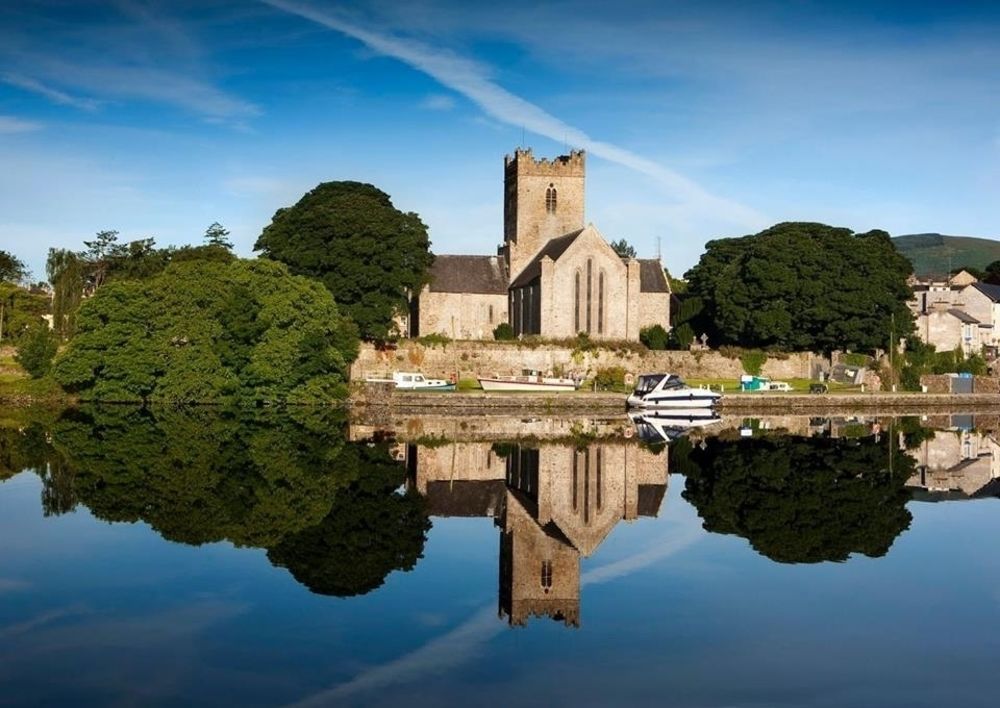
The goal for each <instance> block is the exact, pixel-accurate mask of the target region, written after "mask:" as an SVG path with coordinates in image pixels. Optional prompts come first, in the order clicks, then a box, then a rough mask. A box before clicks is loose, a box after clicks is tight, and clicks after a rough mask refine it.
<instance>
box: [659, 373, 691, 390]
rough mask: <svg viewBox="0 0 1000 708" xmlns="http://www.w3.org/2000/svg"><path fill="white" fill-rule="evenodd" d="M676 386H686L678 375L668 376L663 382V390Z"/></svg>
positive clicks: (675, 387)
mask: <svg viewBox="0 0 1000 708" xmlns="http://www.w3.org/2000/svg"><path fill="white" fill-rule="evenodd" d="M678 388H687V384H686V383H684V382H683V381H682V380H681V377H680V376H673V375H671V376H668V377H667V381H666V383H664V384H663V390H664V391H670V390H672V389H678Z"/></svg>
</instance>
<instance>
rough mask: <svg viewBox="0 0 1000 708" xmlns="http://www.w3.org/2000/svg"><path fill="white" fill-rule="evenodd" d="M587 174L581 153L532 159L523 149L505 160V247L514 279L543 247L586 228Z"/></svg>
mask: <svg viewBox="0 0 1000 708" xmlns="http://www.w3.org/2000/svg"><path fill="white" fill-rule="evenodd" d="M585 174H586V154H585V153H584V151H583V150H573V151H572V152H570V154H569V155H560V156H558V157H555V158H553V159H551V160H548V159H538V160H536V159H535V157H534V156H533V155H532V154H531V150H530V149H524V150H515V151H514V154H513V155H507V156H506V157H505V158H504V248H505V250H506V255H507V265H508V272H509V274H510V278H511V280H512V281H513V279H514V278H516V277H517V275H518V274H519V273H520V272H521V270H522V269H523V268H524V267H525V266H526V265H527V264H528V262H529V261H530V260H531V259H532V258H533V257H534V255H535V254H536V253H538V252H539V250H541V248H542V247H543V246H544V245H545V244H546V243H548V242H549V241H550V240H552V239H554V238H557V237H559V236H563V235H564V234H568V233H570V232H572V231H579V230H580V229H582V228H583V227H584V225H585V223H586V222H585V221H584V201H585V200H584V182H585Z"/></svg>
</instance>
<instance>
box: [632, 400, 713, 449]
mask: <svg viewBox="0 0 1000 708" xmlns="http://www.w3.org/2000/svg"><path fill="white" fill-rule="evenodd" d="M628 417H629V420H631V421H632V424H633V425H634V426H635V430H636V433H637V434H638V436H639V439H640V440H644V441H646V442H653V443H655V442H671V441H672V440H675V439H677V438H679V437H681V436H682V435H684V434H685V433H686V432H687V431H689V430H691V429H692V428H701V427H704V426H706V425H713V424H714V423H718V422H720V421H721V420H722V416H720V415H719V414H718V413H716V412H715V411H713V410H712V409H711V408H670V409H661V410H644V411H635V412H632V413H629V414H628Z"/></svg>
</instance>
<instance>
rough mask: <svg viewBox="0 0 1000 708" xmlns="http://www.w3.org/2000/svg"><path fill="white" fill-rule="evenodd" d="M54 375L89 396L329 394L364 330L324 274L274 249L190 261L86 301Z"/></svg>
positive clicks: (301, 397)
mask: <svg viewBox="0 0 1000 708" xmlns="http://www.w3.org/2000/svg"><path fill="white" fill-rule="evenodd" d="M77 329H78V332H77V335H76V336H75V337H74V338H73V340H72V341H71V343H70V345H69V347H68V349H67V350H66V352H64V353H63V355H62V356H60V357H59V358H58V359H57V360H56V365H55V377H56V380H57V381H58V382H59V383H60V384H61V385H62V386H63V387H64V388H66V389H67V390H70V391H74V392H79V393H80V395H81V396H82V397H83V398H85V399H86V400H103V401H119V402H121V401H131V402H147V401H169V402H174V403H195V402H239V403H245V404H252V403H257V402H289V403H305V402H312V403H324V402H330V401H332V400H334V399H337V398H341V397H343V396H344V395H346V388H345V386H346V381H347V378H348V373H349V372H348V369H349V366H350V363H351V361H353V359H354V357H355V356H356V355H357V330H356V329H355V327H354V325H353V323H351V322H350V321H349V320H348V319H347V318H346V317H344V316H343V315H341V313H340V312H339V310H338V309H337V306H336V304H335V303H334V302H333V298H332V297H331V295H330V293H329V292H328V291H327V290H326V289H325V288H323V287H322V285H320V284H319V283H317V282H315V281H312V280H309V279H307V278H301V277H298V276H293V275H291V274H289V272H288V269H287V268H286V267H285V266H283V265H281V264H280V263H272V262H268V261H234V262H231V263H216V262H212V261H200V260H199V261H190V262H183V263H176V264H172V265H171V266H169V267H168V268H167V269H166V270H164V271H163V273H161V274H160V275H158V276H156V277H154V278H151V279H148V280H143V281H121V282H112V283H109V284H107V285H105V286H104V287H102V288H101V289H100V290H99V291H98V292H97V293H96V294H95V295H94V296H93V297H91V298H89V299H87V300H86V302H84V303H83V305H82V306H81V307H80V311H79V316H78V322H77Z"/></svg>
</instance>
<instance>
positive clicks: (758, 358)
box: [740, 349, 767, 376]
mask: <svg viewBox="0 0 1000 708" xmlns="http://www.w3.org/2000/svg"><path fill="white" fill-rule="evenodd" d="M766 361H767V354H766V353H765V352H762V351H761V350H759V349H750V350H748V351H745V352H743V353H742V354H741V355H740V363H741V364H743V370H744V371H745V372H747V373H748V374H752V375H753V376H760V372H761V369H763V368H764V363H765V362H766Z"/></svg>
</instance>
